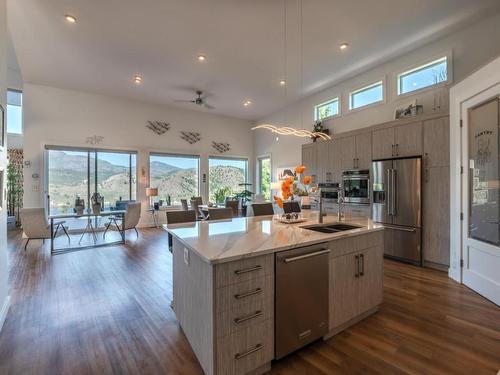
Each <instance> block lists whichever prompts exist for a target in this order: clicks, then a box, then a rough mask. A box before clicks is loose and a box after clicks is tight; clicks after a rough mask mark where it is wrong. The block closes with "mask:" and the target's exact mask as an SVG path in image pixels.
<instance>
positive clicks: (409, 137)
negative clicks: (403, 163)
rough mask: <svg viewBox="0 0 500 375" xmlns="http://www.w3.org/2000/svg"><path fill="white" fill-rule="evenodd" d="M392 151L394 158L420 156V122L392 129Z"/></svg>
mask: <svg viewBox="0 0 500 375" xmlns="http://www.w3.org/2000/svg"><path fill="white" fill-rule="evenodd" d="M394 151H395V156H396V157H406V156H419V155H422V122H420V121H419V122H414V123H411V124H407V125H400V126H396V127H395V128H394Z"/></svg>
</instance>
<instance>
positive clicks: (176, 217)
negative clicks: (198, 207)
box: [167, 210, 197, 252]
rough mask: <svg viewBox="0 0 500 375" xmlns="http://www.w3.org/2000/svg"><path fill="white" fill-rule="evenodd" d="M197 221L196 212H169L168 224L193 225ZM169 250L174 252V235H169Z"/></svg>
mask: <svg viewBox="0 0 500 375" xmlns="http://www.w3.org/2000/svg"><path fill="white" fill-rule="evenodd" d="M196 219H197V215H196V212H195V210H187V211H167V224H180V223H192V222H195V221H196ZM168 250H169V251H170V252H172V235H171V234H170V233H169V234H168Z"/></svg>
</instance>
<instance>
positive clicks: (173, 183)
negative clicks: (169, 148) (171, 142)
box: [149, 154, 200, 206]
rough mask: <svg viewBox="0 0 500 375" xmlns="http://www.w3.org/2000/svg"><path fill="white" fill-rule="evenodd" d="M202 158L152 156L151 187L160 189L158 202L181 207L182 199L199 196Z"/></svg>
mask: <svg viewBox="0 0 500 375" xmlns="http://www.w3.org/2000/svg"><path fill="white" fill-rule="evenodd" d="M199 165H200V157H199V156H191V155H168V154H151V155H150V156H149V186H151V187H155V188H158V197H157V198H158V200H160V199H161V200H163V201H164V202H165V204H169V202H170V205H171V206H173V205H180V204H181V199H187V200H188V202H189V200H190V199H191V197H195V196H198V195H199V193H198V186H199V173H200V167H199Z"/></svg>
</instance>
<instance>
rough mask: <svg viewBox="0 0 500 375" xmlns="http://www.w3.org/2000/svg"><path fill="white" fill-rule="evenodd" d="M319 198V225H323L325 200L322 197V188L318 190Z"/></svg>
mask: <svg viewBox="0 0 500 375" xmlns="http://www.w3.org/2000/svg"><path fill="white" fill-rule="evenodd" d="M318 197H319V217H318V223H320V224H323V198H322V197H321V188H319V189H318Z"/></svg>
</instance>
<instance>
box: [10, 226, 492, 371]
mask: <svg viewBox="0 0 500 375" xmlns="http://www.w3.org/2000/svg"><path fill="white" fill-rule="evenodd" d="M48 246H49V245H48V243H46V244H45V247H44V248H43V249H40V248H38V247H37V244H36V243H34V244H33V245H31V244H30V247H29V248H28V251H27V252H26V253H25V252H24V251H23V250H22V247H21V242H20V235H19V233H18V232H10V233H9V245H8V251H9V262H10V275H9V280H10V286H11V298H12V299H11V303H12V307H11V310H10V312H9V315H8V317H7V320H6V322H5V326H4V329H3V330H2V333H1V335H0V374H72V375H74V374H139V373H140V374H160V373H163V374H201V373H202V370H201V367H200V366H199V364H198V362H197V360H196V358H195V356H194V354H193V352H192V350H191V348H190V346H189V344H188V342H187V341H186V339H185V337H184V335H183V333H182V330H181V329H180V327H179V325H178V324H177V320H176V318H175V315H174V314H173V312H172V310H171V309H170V307H169V304H170V299H171V296H172V284H171V267H172V258H171V255H170V253H169V252H168V250H167V236H166V234H165V233H164V232H162V231H161V230H157V229H146V230H141V231H140V237H139V238H137V239H136V237H135V235H134V234H130V235H129V236H128V243H127V245H124V246H115V247H105V248H98V249H92V250H86V251H80V252H75V253H69V254H64V255H58V256H54V257H51V256H50V255H49V253H50V251H49V248H48ZM499 369H500V308H499V307H498V306H496V305H494V304H492V303H491V302H488V301H487V300H485V299H484V298H482V297H481V296H479V295H477V294H476V293H474V292H472V291H471V290H469V289H467V288H466V287H464V286H461V285H458V284H456V283H455V282H453V281H451V280H450V279H448V278H447V276H446V274H444V273H441V272H438V271H433V270H427V269H420V268H416V267H412V266H407V265H404V264H400V263H396V262H392V261H385V276H384V303H383V305H382V307H381V310H380V311H379V312H378V313H377V314H375V315H374V316H372V317H370V318H368V319H366V320H364V321H362V322H360V323H358V324H357V325H356V326H354V327H351V328H350V329H348V330H347V331H345V332H343V333H341V334H339V335H337V336H335V337H333V338H332V339H330V340H328V341H320V342H317V343H315V344H313V345H311V346H309V347H307V348H305V349H303V350H302V351H300V352H298V353H295V354H293V355H291V356H289V357H287V358H285V359H283V360H281V361H279V362H277V363H275V364H274V365H273V369H272V371H271V373H272V374H473V375H479V374H496V373H497V371H498V370H499Z"/></svg>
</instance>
